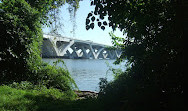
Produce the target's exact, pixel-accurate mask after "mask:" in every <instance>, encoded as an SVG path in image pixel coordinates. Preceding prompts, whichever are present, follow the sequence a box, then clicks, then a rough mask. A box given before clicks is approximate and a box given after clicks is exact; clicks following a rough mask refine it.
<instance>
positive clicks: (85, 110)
mask: <svg viewBox="0 0 188 111" xmlns="http://www.w3.org/2000/svg"><path fill="white" fill-rule="evenodd" d="M75 93H76V95H77V96H75V97H73V96H72V95H70V93H69V92H59V91H58V90H55V89H42V90H34V89H32V90H24V89H16V88H11V87H9V86H0V95H1V96H0V111H7V110H18V111H101V110H100V107H96V104H97V105H98V102H97V98H95V97H96V96H97V93H96V92H92V91H75ZM93 97H94V98H93Z"/></svg>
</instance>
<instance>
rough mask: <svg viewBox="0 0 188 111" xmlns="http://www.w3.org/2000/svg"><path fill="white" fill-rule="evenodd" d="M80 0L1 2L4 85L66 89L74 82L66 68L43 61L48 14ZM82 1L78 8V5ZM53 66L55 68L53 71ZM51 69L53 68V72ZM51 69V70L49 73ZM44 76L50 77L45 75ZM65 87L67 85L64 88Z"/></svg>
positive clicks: (1, 78)
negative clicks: (59, 67) (46, 84)
mask: <svg viewBox="0 0 188 111" xmlns="http://www.w3.org/2000/svg"><path fill="white" fill-rule="evenodd" d="M74 2H76V3H78V2H79V0H66V1H65V0H40V1H39V0H2V1H1V2H0V30H1V33H0V67H1V68H0V84H9V83H12V82H21V81H31V82H32V83H34V84H38V83H39V82H40V81H42V80H45V81H48V82H46V83H48V86H49V87H51V86H54V87H56V88H61V89H63V90H65V89H66V88H65V87H66V86H67V87H68V89H70V87H71V86H70V83H71V82H73V80H72V79H71V77H70V76H69V73H68V72H67V71H65V70H63V69H58V68H55V67H53V66H49V65H46V64H44V63H43V62H42V58H41V57H40V54H41V45H42V41H43V35H42V29H41V27H42V25H43V24H49V22H50V21H49V17H50V16H48V13H49V12H50V11H52V10H53V9H56V8H58V7H60V6H62V5H63V4H65V3H70V4H72V3H74ZM77 6H78V4H77V5H76V6H74V7H77ZM52 68H53V70H51V69H52ZM50 70H51V71H50ZM48 71H49V72H48ZM44 76H45V77H46V78H44ZM64 86H65V87H64Z"/></svg>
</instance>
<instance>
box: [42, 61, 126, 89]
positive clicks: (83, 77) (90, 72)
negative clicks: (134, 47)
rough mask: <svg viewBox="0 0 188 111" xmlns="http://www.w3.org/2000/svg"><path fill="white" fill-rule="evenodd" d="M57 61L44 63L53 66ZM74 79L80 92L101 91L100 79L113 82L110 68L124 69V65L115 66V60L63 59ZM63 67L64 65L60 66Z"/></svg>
mask: <svg viewBox="0 0 188 111" xmlns="http://www.w3.org/2000/svg"><path fill="white" fill-rule="evenodd" d="M56 60H57V59H51V58H50V59H46V58H45V59H43V61H45V62H47V63H49V64H53V62H55V61H56ZM63 60H64V62H65V64H66V66H67V68H68V70H69V72H70V74H71V76H72V78H73V79H74V80H75V82H76V84H77V86H78V88H79V89H80V90H89V91H99V86H98V83H99V82H100V80H99V78H105V77H106V78H107V80H108V81H111V80H113V78H114V77H113V73H112V72H111V71H108V69H109V67H108V66H107V63H108V64H109V65H110V66H113V67H114V68H123V69H125V68H124V65H117V66H116V65H114V64H113V62H114V61H115V60H95V59H63ZM58 66H62V63H60V64H58Z"/></svg>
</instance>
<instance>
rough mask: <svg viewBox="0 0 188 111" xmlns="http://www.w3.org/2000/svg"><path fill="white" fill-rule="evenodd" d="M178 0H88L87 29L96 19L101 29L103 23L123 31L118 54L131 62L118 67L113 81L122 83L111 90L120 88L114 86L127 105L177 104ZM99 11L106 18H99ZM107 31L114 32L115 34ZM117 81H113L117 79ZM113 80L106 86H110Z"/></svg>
mask: <svg viewBox="0 0 188 111" xmlns="http://www.w3.org/2000/svg"><path fill="white" fill-rule="evenodd" d="M182 4H183V2H178V1H171V0H155V1H148V0H92V1H91V5H94V6H95V10H94V11H92V12H91V13H89V14H88V17H87V18H86V29H90V28H92V29H93V28H94V21H97V24H98V26H99V27H100V28H101V29H103V30H104V29H105V27H106V26H109V27H111V28H112V29H113V30H115V29H116V28H119V29H120V30H121V31H122V33H124V34H126V35H127V36H125V38H124V41H123V45H121V47H122V50H123V53H122V56H121V59H124V58H126V59H128V62H129V64H132V66H131V68H130V69H129V71H127V72H125V73H124V76H125V77H126V79H124V81H122V79H120V78H119V82H121V83H122V84H123V85H125V86H124V87H123V86H118V87H119V89H117V88H116V90H115V89H114V90H115V91H118V90H121V91H122V92H119V93H120V94H121V99H123V100H124V101H125V100H127V101H129V102H128V103H127V104H129V105H130V107H129V106H127V109H128V110H131V109H132V110H154V109H153V108H155V110H162V109H164V110H165V109H168V110H180V109H178V108H183V94H184V91H185V90H184V79H183V78H184V75H183V61H184V58H183V27H182V19H181V16H182V15H181V13H180V12H181V11H182V9H181V8H182ZM105 16H107V17H108V21H105V20H104V18H105ZM96 17H99V18H96ZM112 37H113V38H116V37H115V35H112ZM114 43H116V42H114ZM121 77H122V76H121ZM117 82H118V80H117V81H116V82H114V83H113V84H116V85H117V84H118V83H117ZM121 83H119V84H121ZM113 84H110V86H109V87H113ZM120 87H121V89H120ZM122 87H123V88H124V89H122ZM112 90H113V88H112ZM112 90H111V92H113V91H112ZM115 91H114V92H115ZM111 92H110V91H109V92H108V93H111ZM123 92H124V93H123ZM130 92H131V93H130ZM116 93H117V92H116ZM111 94H112V93H111ZM114 94H115V93H114ZM106 95H108V94H106ZM133 96H134V97H133ZM108 97H109V96H108ZM118 97H119V96H118ZM126 97H127V98H126ZM125 98H126V99H125ZM121 99H120V100H121ZM141 99H145V101H142V100H141ZM120 100H119V101H120ZM170 101H171V102H170ZM177 101H180V102H179V104H177V105H176V106H174V105H173V104H176V103H177ZM135 103H137V104H140V105H135ZM146 105H147V106H146ZM165 105H166V106H168V107H165ZM136 106H137V107H136ZM159 106H161V108H160V107H159ZM129 108H131V109H129Z"/></svg>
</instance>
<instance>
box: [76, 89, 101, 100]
mask: <svg viewBox="0 0 188 111" xmlns="http://www.w3.org/2000/svg"><path fill="white" fill-rule="evenodd" d="M74 92H75V93H76V95H77V96H78V97H77V99H87V98H97V97H98V94H99V93H98V92H94V91H74Z"/></svg>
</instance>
